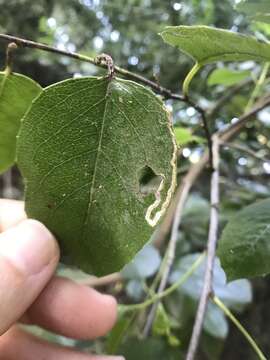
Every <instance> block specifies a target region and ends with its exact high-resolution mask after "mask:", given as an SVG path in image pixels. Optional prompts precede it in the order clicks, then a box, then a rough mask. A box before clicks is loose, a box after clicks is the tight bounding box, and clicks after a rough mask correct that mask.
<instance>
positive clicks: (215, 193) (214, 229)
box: [186, 135, 219, 360]
mask: <svg viewBox="0 0 270 360" xmlns="http://www.w3.org/2000/svg"><path fill="white" fill-rule="evenodd" d="M213 168H214V169H213V173H212V176H211V210H210V225H209V233H208V242H207V260H206V268H205V275H204V282H203V288H202V293H201V296H200V301H199V306H198V309H197V313H196V318H195V323H194V326H193V331H192V336H191V340H190V344H189V348H188V352H187V356H186V360H193V359H194V357H195V355H196V352H197V348H198V345H199V341H200V336H201V332H202V326H203V320H204V316H205V312H206V309H207V304H208V301H209V297H210V295H211V293H212V291H213V289H212V280H213V269H214V261H215V254H216V244H217V239H218V204H219V138H218V136H217V135H215V136H214V137H213Z"/></svg>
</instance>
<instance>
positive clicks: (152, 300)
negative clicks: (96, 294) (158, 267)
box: [119, 252, 205, 312]
mask: <svg viewBox="0 0 270 360" xmlns="http://www.w3.org/2000/svg"><path fill="white" fill-rule="evenodd" d="M204 257H205V252H203V253H201V255H200V256H199V257H198V258H197V259H196V260H195V261H194V263H193V264H192V265H191V267H190V268H189V269H188V270H187V271H186V272H185V273H184V274H183V275H182V276H181V277H180V278H179V280H178V281H176V282H175V283H174V284H172V285H171V286H170V287H168V288H167V289H166V290H164V291H163V292H161V293H157V294H155V295H154V296H152V297H151V298H150V299H148V300H146V301H144V302H143V303H140V304H132V305H119V310H120V312H129V311H138V310H143V309H145V308H147V307H148V306H150V305H152V304H154V303H155V302H156V301H158V300H161V299H163V298H164V297H166V296H168V295H170V294H171V293H172V292H174V291H175V290H176V289H178V288H179V286H181V285H183V284H184V283H185V282H186V281H187V279H188V278H189V277H190V276H191V275H192V274H193V273H194V271H195V270H196V269H197V268H198V267H199V265H200V264H201V263H202V261H203V259H204Z"/></svg>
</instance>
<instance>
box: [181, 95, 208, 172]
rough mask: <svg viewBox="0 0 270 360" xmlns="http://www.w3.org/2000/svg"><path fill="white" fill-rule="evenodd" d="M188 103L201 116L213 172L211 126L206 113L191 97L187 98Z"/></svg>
mask: <svg viewBox="0 0 270 360" xmlns="http://www.w3.org/2000/svg"><path fill="white" fill-rule="evenodd" d="M187 102H188V104H189V105H190V106H192V107H193V108H194V109H195V110H196V111H197V112H198V113H199V114H200V116H201V119H202V125H203V129H204V133H205V137H206V140H207V146H208V151H209V166H210V169H211V170H213V153H212V137H211V132H210V129H209V125H208V122H207V119H206V112H205V110H204V109H203V108H202V107H200V106H199V105H198V104H196V103H195V102H193V101H192V100H191V99H190V98H189V97H187Z"/></svg>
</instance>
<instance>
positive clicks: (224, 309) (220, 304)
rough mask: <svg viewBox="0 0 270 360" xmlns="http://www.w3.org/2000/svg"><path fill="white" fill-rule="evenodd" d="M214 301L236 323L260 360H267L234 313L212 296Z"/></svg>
mask: <svg viewBox="0 0 270 360" xmlns="http://www.w3.org/2000/svg"><path fill="white" fill-rule="evenodd" d="M211 299H212V301H213V302H214V303H215V304H216V305H217V306H218V307H219V308H220V309H221V310H222V311H223V312H224V314H225V315H226V316H227V317H228V318H229V319H230V320H231V321H232V322H233V323H234V325H235V326H236V327H237V328H238V330H239V331H240V332H241V333H242V334H243V336H244V337H245V338H246V340H247V341H248V342H249V344H250V345H251V347H252V348H253V350H254V351H255V353H256V354H257V355H258V359H260V360H267V358H266V357H265V356H264V354H263V352H262V351H261V350H260V348H259V347H258V345H257V344H256V342H255V340H254V339H253V338H252V337H251V336H250V334H249V333H248V332H247V330H246V329H245V328H244V327H243V326H242V325H241V324H240V322H239V321H238V320H237V319H236V317H235V316H234V315H233V313H232V312H231V311H230V310H229V309H228V308H227V306H226V305H225V304H224V303H223V302H222V301H221V300H220V299H219V298H218V297H217V296H212V298H211Z"/></svg>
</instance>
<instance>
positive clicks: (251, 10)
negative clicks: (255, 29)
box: [235, 0, 270, 23]
mask: <svg viewBox="0 0 270 360" xmlns="http://www.w3.org/2000/svg"><path fill="white" fill-rule="evenodd" d="M235 8H236V10H237V11H239V12H243V13H245V14H246V15H248V16H249V17H250V18H251V20H254V21H261V22H266V23H270V3H269V1H268V0H256V1H254V0H244V1H241V2H240V3H239V4H237V5H236V6H235Z"/></svg>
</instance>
